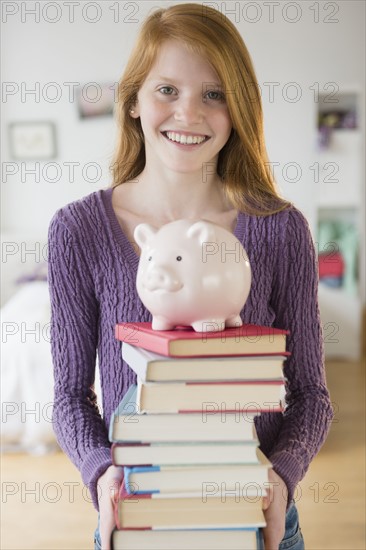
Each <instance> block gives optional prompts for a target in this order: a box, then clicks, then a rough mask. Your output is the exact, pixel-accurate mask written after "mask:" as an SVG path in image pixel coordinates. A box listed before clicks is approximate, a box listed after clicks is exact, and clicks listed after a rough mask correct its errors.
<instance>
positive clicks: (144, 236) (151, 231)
mask: <svg viewBox="0 0 366 550" xmlns="http://www.w3.org/2000/svg"><path fill="white" fill-rule="evenodd" d="M156 233H157V229H156V227H153V226H152V225H149V224H147V223H140V224H139V225H137V226H136V227H135V231H134V232H133V236H134V239H135V241H136V242H137V244H138V245H139V247H140V248H143V247H144V246H145V245H146V243H147V241H148V240H149V239H151V237H153V236H154V235H155V234H156Z"/></svg>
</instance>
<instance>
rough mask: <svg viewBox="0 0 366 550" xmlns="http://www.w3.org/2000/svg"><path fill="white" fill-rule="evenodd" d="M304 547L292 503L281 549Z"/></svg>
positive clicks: (97, 548)
mask: <svg viewBox="0 0 366 550" xmlns="http://www.w3.org/2000/svg"><path fill="white" fill-rule="evenodd" d="M260 539H261V540H260V546H259V550H263V548H264V545H263V537H260ZM304 548H305V547H304V539H303V537H302V534H301V529H300V526H299V516H298V514H297V509H296V506H295V504H294V503H292V504H291V505H290V507H289V509H288V510H287V514H286V530H285V536H284V537H283V539H282V541H281V544H280V547H279V550H304ZM94 550H102V545H101V541H100V533H99V520H98V527H97V528H96V530H95V533H94ZM228 550H229V549H228Z"/></svg>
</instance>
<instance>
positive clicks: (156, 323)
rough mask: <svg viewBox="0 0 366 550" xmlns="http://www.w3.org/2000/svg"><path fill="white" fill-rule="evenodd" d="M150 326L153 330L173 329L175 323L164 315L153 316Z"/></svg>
mask: <svg viewBox="0 0 366 550" xmlns="http://www.w3.org/2000/svg"><path fill="white" fill-rule="evenodd" d="M151 327H152V329H153V330H173V329H174V328H175V325H174V324H172V323H171V322H170V321H168V319H165V318H164V317H153V319H152V323H151Z"/></svg>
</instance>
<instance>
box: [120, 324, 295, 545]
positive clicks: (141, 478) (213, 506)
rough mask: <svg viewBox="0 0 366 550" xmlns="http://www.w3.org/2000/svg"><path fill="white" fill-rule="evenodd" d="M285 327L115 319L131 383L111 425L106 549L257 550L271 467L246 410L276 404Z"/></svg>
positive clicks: (251, 411)
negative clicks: (172, 325)
mask: <svg viewBox="0 0 366 550" xmlns="http://www.w3.org/2000/svg"><path fill="white" fill-rule="evenodd" d="M286 334H287V331H285V330H280V329H274V328H270V327H259V326H256V325H244V326H242V327H236V328H227V329H225V330H223V331H220V332H208V333H198V332H195V331H194V330H193V329H192V328H190V327H184V328H182V329H176V330H173V331H154V330H152V328H151V324H150V323H120V324H118V325H117V326H116V338H117V339H119V340H122V342H123V344H122V356H123V359H124V360H125V361H126V362H127V364H128V365H129V366H130V367H131V368H132V369H133V370H134V372H135V373H136V374H137V384H136V385H133V386H131V387H130V388H129V389H128V391H127V393H126V394H125V396H124V398H123V399H122V401H121V403H120V405H119V407H118V408H117V410H116V411H115V412H114V414H113V416H112V419H111V424H110V434H109V435H110V440H111V442H112V443H113V444H112V459H113V463H114V464H115V465H118V466H124V481H123V483H122V485H121V490H120V494H119V497H118V499H117V501H116V505H115V506H116V507H115V517H116V529H115V530H114V532H113V534H112V547H113V548H114V549H115V550H118V549H121V550H122V549H123V550H127V549H131V550H132V549H139V550H151V549H158V550H163V549H167V550H168V549H169V550H174V549H177V550H178V549H179V550H185V549H187V550H188V549H192V548H194V549H195V550H203V549H205V550H206V549H207V550H208V549H210V550H228V549H230V550H244V549H246V550H248V549H253V550H254V549H255V550H257V549H258V548H260V535H259V530H260V528H261V527H263V526H265V520H264V515H263V512H262V497H263V496H264V495H265V494H266V487H267V488H268V469H269V468H270V467H271V464H270V463H269V461H268V460H267V459H266V457H265V456H264V455H263V453H261V451H260V449H259V448H258V445H259V443H258V440H257V436H256V432H255V428H254V417H255V416H256V415H257V414H260V413H261V412H264V411H282V410H283V408H282V402H281V399H282V397H283V395H284V378H283V363H284V361H285V359H286V356H287V355H288V353H287V352H286Z"/></svg>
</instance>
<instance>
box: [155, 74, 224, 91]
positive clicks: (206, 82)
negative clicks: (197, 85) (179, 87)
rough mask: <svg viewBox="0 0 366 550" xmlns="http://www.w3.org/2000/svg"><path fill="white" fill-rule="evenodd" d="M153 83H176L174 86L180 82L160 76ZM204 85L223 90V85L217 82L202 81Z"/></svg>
mask: <svg viewBox="0 0 366 550" xmlns="http://www.w3.org/2000/svg"><path fill="white" fill-rule="evenodd" d="M151 80H152V81H153V82H161V81H162V82H172V83H176V84H180V83H181V81H180V80H179V79H174V77H169V76H161V75H158V76H156V77H154V78H152V79H151ZM204 84H211V85H214V86H217V87H218V88H223V85H222V84H221V83H220V82H217V81H216V80H215V81H213V80H210V81H204Z"/></svg>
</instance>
